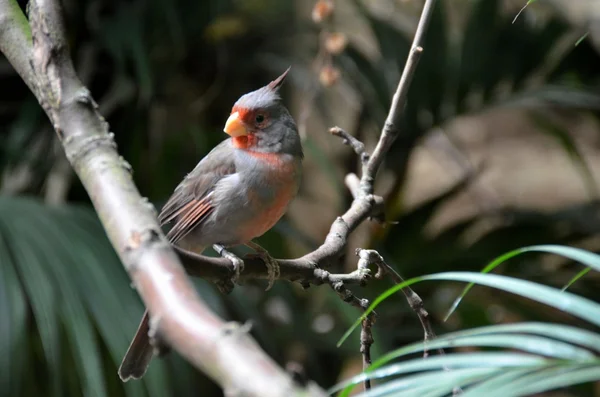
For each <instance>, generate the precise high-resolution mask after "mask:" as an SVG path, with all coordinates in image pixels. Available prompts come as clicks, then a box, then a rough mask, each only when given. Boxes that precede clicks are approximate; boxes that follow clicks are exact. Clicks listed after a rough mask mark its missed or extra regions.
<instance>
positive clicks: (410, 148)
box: [0, 0, 600, 397]
mask: <svg viewBox="0 0 600 397" xmlns="http://www.w3.org/2000/svg"><path fill="white" fill-rule="evenodd" d="M25 3H26V2H25V1H21V2H20V4H21V6H22V7H23V8H25ZM314 3H315V1H307V0H293V1H292V0H289V1H281V0H247V1H246V0H203V1H194V0H176V1H173V0H128V1H116V0H85V1H75V0H64V1H62V4H63V6H64V10H65V18H66V24H67V30H68V35H69V40H70V44H71V47H72V53H73V58H74V60H75V64H76V68H77V70H78V72H79V74H80V76H81V78H82V80H83V81H84V83H85V84H86V85H87V86H88V87H89V88H90V89H91V91H92V94H93V96H94V97H95V98H96V100H97V101H98V102H99V105H100V111H101V113H102V114H103V115H104V116H105V117H106V118H107V120H108V121H109V123H110V125H111V131H113V132H114V134H115V139H116V141H117V143H118V147H119V151H120V153H121V154H122V155H123V157H124V158H125V159H126V160H127V161H128V162H129V163H130V164H131V165H132V167H133V170H134V174H133V175H134V179H135V182H136V183H137V185H138V187H139V189H140V191H141V192H142V194H144V195H146V196H147V197H149V199H150V200H151V201H152V202H153V203H154V204H155V205H156V207H157V208H160V206H161V205H162V204H163V203H164V202H165V200H166V199H167V198H168V196H169V194H170V193H171V192H172V190H173V189H174V188H175V186H176V185H177V183H178V182H179V181H180V180H181V179H182V178H183V176H184V175H185V174H186V173H187V172H189V171H190V170H191V169H192V168H193V167H194V166H195V164H196V163H197V162H198V161H199V160H200V159H201V158H202V156H203V155H205V154H206V153H208V151H209V150H210V149H211V148H212V147H213V146H214V145H216V144H217V143H218V142H219V141H220V140H222V139H224V138H225V135H224V134H223V133H222V126H223V123H224V121H225V119H226V117H227V115H228V114H229V111H230V108H231V106H232V104H233V102H234V101H235V100H236V99H237V98H238V97H239V96H240V95H241V94H243V93H245V92H248V91H250V90H253V89H256V88H258V87H260V86H262V85H264V84H265V83H267V82H269V81H271V80H272V79H273V78H274V77H276V76H278V75H279V74H280V73H281V72H282V71H283V70H284V69H285V68H287V67H288V66H289V65H292V72H291V74H290V78H289V81H288V82H287V83H286V85H285V87H284V89H283V95H284V100H285V102H286V104H288V106H289V107H290V109H291V112H292V114H293V115H294V117H295V118H296V120H297V122H298V124H299V128H300V132H301V134H302V138H303V142H304V148H305V154H306V160H305V168H306V172H305V175H304V180H303V186H302V190H301V193H300V197H299V198H298V199H297V200H296V201H295V202H294V203H293V205H292V206H291V209H290V211H289V213H288V215H287V216H286V218H285V219H284V220H282V221H281V222H280V223H279V224H278V225H277V227H276V228H275V229H274V230H272V231H270V232H269V233H267V234H266V235H265V236H263V237H262V238H261V239H260V240H259V241H260V242H261V244H262V245H263V246H265V247H266V248H268V249H269V250H270V251H271V253H272V254H273V255H274V256H276V257H293V256H298V255H302V254H303V253H306V252H308V251H309V250H312V249H314V248H315V247H316V246H318V244H319V242H320V241H322V239H323V237H324V236H325V234H326V233H327V231H328V229H329V225H330V224H331V222H332V221H333V220H334V218H335V216H337V215H339V214H340V213H342V212H343V211H344V210H345V209H346V208H347V206H348V204H349V203H350V200H351V197H350V195H349V193H348V191H347V190H346V188H345V187H344V184H343V179H344V176H345V175H346V174H347V173H348V172H357V171H358V170H359V167H358V162H357V159H356V157H355V155H354V154H353V153H352V152H351V150H350V149H349V148H348V147H346V146H343V145H342V144H341V142H340V140H339V139H338V138H335V137H333V136H331V135H329V134H328V132H327V129H328V127H331V126H333V125H339V126H341V127H343V128H345V129H346V130H347V131H349V132H351V133H352V134H353V135H355V136H357V137H359V138H360V139H362V140H363V141H364V142H365V143H366V144H367V147H368V148H372V147H373V145H374V143H375V142H376V139H377V137H378V134H379V131H380V129H381V127H382V125H383V121H384V119H385V116H386V113H387V109H388V107H389V104H390V100H391V95H392V93H393V91H394V89H395V86H396V83H397V81H398V79H399V76H400V73H401V70H402V66H403V65H404V62H405V59H406V54H407V52H408V49H409V46H410V41H411V39H412V35H413V33H414V29H415V27H416V23H417V20H418V15H419V12H420V9H421V7H422V3H423V2H422V1H421V0H378V1H374V0H352V1H351V0H344V1H342V0H336V1H335V2H333V4H334V6H335V7H334V9H333V13H332V15H331V16H330V18H329V19H327V20H326V21H322V22H319V23H315V21H314V19H315V18H316V19H317V20H318V19H319V15H313V6H314ZM525 3H526V0H518V1H517V0H510V1H508V0H506V1H501V0H440V1H439V2H438V4H437V8H436V11H435V14H434V16H433V20H432V22H431V25H430V28H429V32H428V34H427V39H426V43H425V52H424V54H423V57H422V59H421V62H420V65H419V69H418V71H417V74H416V77H415V80H414V83H413V85H412V87H411V90H410V94H409V99H408V104H407V107H406V109H405V117H404V120H403V124H402V126H401V131H402V132H401V136H400V137H399V139H398V140H397V141H396V142H395V144H394V146H393V148H392V150H391V152H390V154H389V155H388V157H387V160H386V162H385V164H384V167H383V169H382V171H381V172H380V175H379V179H378V181H377V192H378V194H381V195H383V196H384V197H385V198H386V216H387V221H388V222H387V224H385V225H380V224H377V223H374V222H371V223H366V224H365V225H363V226H362V227H361V228H360V229H359V230H358V231H357V232H356V233H355V234H354V235H353V237H352V240H351V243H350V247H349V251H348V255H347V256H346V257H345V258H344V259H343V260H342V261H341V262H340V263H339V266H338V267H337V268H336V269H333V271H336V272H342V271H351V270H352V269H353V267H354V266H356V258H355V257H354V256H353V254H352V252H353V250H354V248H356V247H364V248H375V249H378V250H380V252H381V254H382V255H384V257H385V258H386V260H388V261H389V263H390V264H391V265H392V266H394V267H395V268H396V269H397V270H398V271H399V272H400V273H401V274H402V275H403V276H405V277H412V276H418V275H423V274H428V273H433V272H438V271H446V270H471V271H479V270H480V269H481V268H483V267H484V266H485V264H487V263H488V262H489V261H491V260H492V259H493V258H495V257H496V256H498V255H500V254H502V253H504V252H506V251H508V250H511V249H514V248H518V247H522V246H526V245H531V244H538V243H544V244H547V243H557V244H566V245H572V246H578V247H583V248H586V249H589V250H591V251H598V250H599V249H600V239H599V238H598V232H599V231H600V217H599V212H598V201H597V200H598V192H599V189H598V183H599V182H600V180H599V179H600V172H599V169H600V168H599V167H600V159H599V157H598V152H599V150H600V124H599V119H598V116H599V115H600V113H599V109H600V92H599V91H598V88H599V87H600V79H599V77H600V75H599V73H598V71H599V70H600V56H599V55H600V52H599V51H600V46H599V45H598V44H599V43H600V41H599V39H600V37H599V36H598V35H597V33H598V32H597V31H596V30H595V26H594V25H593V23H592V22H593V19H594V17H596V18H597V17H598V16H599V14H594V13H593V12H592V11H593V8H594V7H593V5H592V3H593V2H588V1H585V0H579V1H574V0H573V1H567V0H564V1H559V0H555V1H544V2H541V1H539V2H533V4H530V5H529V7H528V8H526V9H525V10H524V11H523V12H522V13H521V14H520V15H519V16H518V18H516V19H515V16H516V15H517V13H518V12H519V10H520V9H521V8H522V7H523V6H524V5H525ZM594 15H595V16H594ZM0 87H1V89H0V169H1V178H0V193H1V195H0V395H5V396H11V397H12V396H15V397H16V396H32V395H42V394H44V395H45V394H46V393H47V394H49V395H51V396H82V395H85V396H94V397H101V396H139V397H141V396H157V397H158V396H161V397H162V396H203V397H204V396H206V397H210V396H220V395H222V392H221V391H220V390H219V388H218V387H217V386H216V385H214V384H213V383H212V382H211V381H210V380H208V379H206V378H205V377H204V376H203V375H201V374H199V373H197V372H196V371H194V370H193V369H192V368H191V367H190V366H189V365H188V364H187V363H185V362H184V361H183V360H181V359H180V358H179V357H177V355H176V354H170V355H169V356H168V357H166V358H165V359H162V360H155V362H153V364H152V366H151V368H150V370H149V372H148V374H147V375H146V377H145V378H144V379H143V380H142V381H137V382H129V383H127V384H125V385H123V384H122V383H121V382H120V380H119V379H118V377H117V373H116V370H117V367H118V364H119V363H120V360H121V358H122V356H123V355H124V353H125V351H126V349H127V346H128V344H129V341H130V339H131V337H132V336H133V334H134V332H135V329H136V327H137V323H138V321H139V319H140V316H141V314H142V312H143V305H142V303H141V301H140V299H139V298H138V296H137V294H136V292H135V291H134V290H133V289H132V288H131V286H130V282H129V279H128V277H127V275H126V273H125V272H124V270H123V269H122V266H121V264H120V262H119V261H118V259H117V257H116V255H115V253H114V251H113V250H112V248H111V246H110V245H109V243H108V240H107V239H106V236H105V234H104V232H103V230H102V228H101V226H100V224H99V222H98V220H97V218H96V216H95V214H94V212H93V209H92V208H91V206H90V202H89V199H88V197H87V194H86V192H85V190H84V189H83V187H82V185H81V183H80V182H79V181H78V179H77V177H76V176H75V175H74V174H73V172H72V171H71V169H70V167H69V165H68V162H67V161H66V159H65V157H64V154H63V152H62V149H61V147H60V144H59V143H58V141H57V138H56V136H55V134H54V132H53V130H52V128H51V126H50V124H49V123H48V120H47V118H46V117H45V115H44V113H43V111H42V109H41V108H40V107H39V105H38V103H37V102H36V100H35V98H34V97H33V96H32V95H31V94H30V93H29V92H28V90H27V88H26V86H25V85H24V84H23V83H22V81H21V80H20V79H19V77H18V76H17V75H16V73H15V72H14V70H13V69H12V67H11V66H10V64H9V63H8V62H7V61H6V60H5V59H4V58H0ZM579 270H581V269H580V268H578V267H577V266H576V265H574V264H573V263H570V262H568V261H566V260H565V261H563V260H560V259H557V258H556V257H543V256H535V255H529V256H524V257H523V258H522V259H515V260H512V261H511V263H510V264H509V265H505V266H503V267H502V268H501V269H500V271H501V272H502V273H504V274H508V275H513V276H516V277H521V278H526V279H529V280H533V281H537V282H541V283H545V284H548V285H553V286H557V287H561V286H563V285H564V284H566V283H567V282H568V280H570V279H571V278H572V277H573V276H574V275H575V274H576V273H577V272H578V271H579ZM599 281H600V280H599V277H598V275H597V274H594V273H593V272H592V273H590V274H588V275H587V276H586V277H584V278H583V279H581V280H580V281H579V282H578V283H577V284H575V285H574V286H573V287H572V290H573V291H574V292H576V293H578V294H580V295H583V296H587V297H589V298H592V299H595V300H598V299H600V296H599V292H598V288H597V287H598V285H599V284H598V282H599ZM197 286H198V290H199V292H200V294H201V295H202V296H203V298H204V299H206V300H207V301H208V302H209V303H210V305H211V306H212V307H213V309H214V310H215V311H216V312H217V313H218V314H219V315H221V316H222V317H224V318H226V319H230V320H236V321H242V322H244V321H251V322H252V324H253V328H252V334H253V335H254V336H255V337H256V339H257V340H258V341H259V343H260V344H261V345H262V347H263V348H264V349H265V350H266V351H267V352H268V353H269V354H270V355H271V356H272V357H274V358H275V359H276V360H277V361H278V362H280V363H281V364H282V365H285V364H286V363H288V362H290V361H294V362H297V363H300V364H301V365H302V366H303V367H304V368H305V370H306V372H307V375H308V376H309V377H310V378H312V379H314V380H315V381H317V382H319V383H320V384H321V385H322V386H323V387H328V386H331V385H333V384H335V383H336V382H337V381H339V380H341V379H343V378H346V377H348V376H350V375H352V374H355V373H357V372H359V371H360V369H361V358H360V355H359V352H358V334H357V333H356V334H355V335H353V336H352V337H351V338H350V340H349V341H348V342H346V343H345V344H344V345H342V347H340V348H337V347H336V341H337V340H338V338H339V337H340V336H341V335H342V334H343V332H344V331H345V329H346V328H347V327H348V326H349V325H350V324H351V323H352V322H353V321H354V320H355V319H356V318H357V316H358V315H359V313H357V311H356V310H355V309H354V308H353V307H350V306H349V305H346V304H345V303H343V302H342V301H341V300H340V299H339V298H338V297H337V296H336V295H335V294H334V293H333V292H332V291H331V290H330V289H329V288H328V287H326V286H322V287H318V288H315V287H311V288H309V289H308V290H303V289H302V288H301V287H300V286H298V285H292V284H290V283H287V282H278V283H276V285H275V286H274V288H273V289H272V290H270V291H268V292H264V288H265V286H266V284H265V283H262V282H256V283H248V284H246V285H243V286H238V287H236V289H235V291H234V292H233V293H232V294H231V295H229V296H223V295H221V294H220V293H219V292H218V291H217V290H216V289H215V288H214V287H213V286H212V285H210V284H209V283H206V282H203V281H202V280H197ZM389 286H390V284H389V283H388V282H386V281H373V282H372V283H370V285H369V286H368V287H365V288H359V287H357V288H354V291H355V292H356V294H357V295H359V296H361V297H366V298H370V299H372V298H373V297H376V296H377V295H378V294H379V293H381V292H382V291H383V290H385V288H387V287H389ZM416 291H417V292H418V293H419V294H420V296H421V297H422V298H423V299H424V300H425V304H426V307H427V309H428V310H429V311H430V313H431V314H432V320H433V322H434V327H435V329H436V331H437V332H438V333H440V334H441V333H444V332H447V331H450V330H457V329H463V328H469V327H473V326H478V325H485V324H497V323H502V322H514V321H519V320H523V319H528V320H547V321H558V322H569V323H571V324H577V325H581V326H585V325H584V324H579V323H578V322H577V321H576V320H574V319H573V318H571V317H568V316H566V315H564V314H561V313H560V312H558V311H554V310H552V309H547V308H542V307H541V306H540V305H538V304H533V303H531V302H530V301H526V300H523V299H519V298H516V297H514V296H509V295H507V294H503V293H500V292H497V291H491V290H488V289H485V288H476V289H475V290H474V291H473V293H472V294H471V295H469V297H468V298H467V299H466V300H465V302H464V303H463V304H462V306H461V307H460V309H459V310H458V312H457V313H456V314H454V315H453V316H452V317H451V318H450V319H449V320H448V321H447V322H443V321H442V319H443V315H444V313H445V312H446V310H447V309H448V308H449V306H450V305H451V302H452V300H453V299H454V297H455V296H456V295H457V294H458V293H459V291H460V285H455V284H450V283H447V284H445V283H432V282H430V283H423V284H419V285H418V286H417V287H416ZM378 314H379V317H378V321H377V323H376V326H375V329H374V331H375V335H374V336H375V340H376V343H375V345H374V348H373V356H374V357H378V356H379V355H381V354H382V353H383V352H385V351H388V350H390V349H392V348H393V347H397V346H401V345H403V344H406V343H409V342H414V341H418V340H420V339H421V338H422V330H421V327H420V324H419V322H418V320H417V318H416V317H415V315H414V314H413V313H412V312H411V311H410V309H409V308H408V306H407V304H406V302H405V300H404V298H403V296H401V295H399V296H398V297H397V298H395V299H392V300H390V301H389V302H388V303H386V304H385V305H383V306H382V307H381V308H380V309H379V310H378ZM593 387H594V386H593V385H587V386H583V387H582V388H580V389H576V391H577V392H578V393H583V394H581V395H589V394H588V393H592V388H593ZM596 390H597V389H596ZM565 393H566V392H563V394H561V395H565Z"/></svg>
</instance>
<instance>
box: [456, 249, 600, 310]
mask: <svg viewBox="0 0 600 397" xmlns="http://www.w3.org/2000/svg"><path fill="white" fill-rule="evenodd" d="M525 252H544V253H549V254H557V255H561V256H564V257H566V258H569V259H572V260H574V261H578V262H581V263H583V264H585V265H587V266H589V267H590V268H594V269H596V270H597V271H600V256H598V255H596V254H594V253H591V252H589V251H585V250H582V249H579V248H573V247H567V246H562V245H535V246H531V247H525V248H519V249H516V250H514V251H510V252H507V253H506V254H504V255H502V256H500V257H498V258H496V259H494V260H493V261H492V262H491V263H490V264H489V265H487V266H486V267H485V268H483V270H482V271H481V273H489V272H491V271H492V270H494V269H495V268H496V267H498V266H499V265H501V264H502V263H504V262H506V261H507V260H508V259H510V258H513V257H515V256H517V255H521V254H523V253H525ZM582 276H583V275H582ZM582 276H580V277H582ZM576 277H577V276H576ZM575 281H576V280H575ZM473 285H474V283H470V284H469V285H467V286H466V287H465V288H464V289H463V292H462V293H461V294H460V296H459V297H458V298H457V299H456V300H455V301H454V303H453V304H452V307H451V308H450V310H449V311H448V314H446V317H445V318H444V321H446V320H447V319H448V318H449V317H450V316H451V315H452V313H454V311H455V310H456V308H457V307H458V305H459V304H460V302H461V301H462V299H463V298H464V297H465V295H467V293H468V292H469V291H470V290H471V288H472V287H473ZM568 285H570V284H568ZM565 289H566V288H563V290H565Z"/></svg>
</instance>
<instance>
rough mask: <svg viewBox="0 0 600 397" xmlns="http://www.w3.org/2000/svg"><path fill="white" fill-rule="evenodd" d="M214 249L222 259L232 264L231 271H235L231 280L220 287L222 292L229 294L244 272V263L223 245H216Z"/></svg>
mask: <svg viewBox="0 0 600 397" xmlns="http://www.w3.org/2000/svg"><path fill="white" fill-rule="evenodd" d="M213 249H214V250H215V251H216V252H217V254H219V255H220V256H221V257H223V258H225V259H227V260H228V261H229V262H231V269H232V271H233V275H232V276H231V278H230V279H229V280H227V281H226V282H224V283H223V284H222V285H219V289H221V290H222V292H225V293H229V292H231V291H232V290H233V286H234V284H235V283H236V282H237V280H238V278H239V277H240V273H241V272H242V271H243V270H244V261H243V260H241V259H240V258H238V257H237V256H236V255H234V254H232V253H231V252H229V251H227V250H226V249H225V247H224V246H222V245H221V244H214V245H213Z"/></svg>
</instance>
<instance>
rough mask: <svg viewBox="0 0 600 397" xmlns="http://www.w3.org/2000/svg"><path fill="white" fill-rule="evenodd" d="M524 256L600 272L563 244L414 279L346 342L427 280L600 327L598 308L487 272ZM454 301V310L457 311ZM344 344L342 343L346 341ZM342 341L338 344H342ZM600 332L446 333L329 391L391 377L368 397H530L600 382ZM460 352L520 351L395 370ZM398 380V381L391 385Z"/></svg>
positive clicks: (549, 328) (597, 261)
mask: <svg viewBox="0 0 600 397" xmlns="http://www.w3.org/2000/svg"><path fill="white" fill-rule="evenodd" d="M525 252H545V253H554V254H558V255H561V256H564V257H567V258H570V259H573V260H577V261H579V262H581V263H583V264H585V265H586V266H588V269H594V270H596V271H598V270H600V256H599V255H596V254H594V253H591V252H588V251H585V250H580V249H576V248H572V247H564V246H537V247H527V248H523V249H520V250H515V251H512V252H509V253H507V254H505V255H503V256H502V257H500V258H498V259H496V260H495V261H494V262H492V263H491V264H490V265H488V266H487V267H486V268H485V269H484V270H483V273H482V274H476V273H467V272H454V273H439V274H433V275H428V276H423V277H416V278H413V279H411V280H407V281H406V282H404V283H402V284H399V285H397V286H395V287H393V288H390V289H389V290H388V291H386V292H384V293H383V294H382V295H380V296H379V298H377V299H376V300H375V301H374V302H373V304H372V305H371V306H370V307H369V309H368V310H367V311H366V312H365V314H364V315H363V316H361V317H360V318H359V319H358V320H357V321H356V322H355V324H354V325H353V326H352V327H351V328H350V329H349V330H348V332H347V333H346V335H345V336H347V335H348V334H349V333H350V332H352V330H353V329H355V328H356V327H357V326H358V325H359V324H360V321H362V319H364V318H365V316H366V315H367V314H368V313H369V312H371V311H372V310H373V309H374V308H375V307H377V306H378V305H379V304H380V303H381V302H383V301H384V300H386V299H388V298H389V297H390V296H392V295H393V294H395V293H397V292H398V291H400V289H401V288H403V287H405V286H408V285H411V284H416V283H418V282H421V281H426V280H445V281H465V282H469V283H470V284H469V286H468V287H467V288H466V289H465V291H464V292H463V294H462V295H461V298H462V297H464V295H465V294H466V292H467V291H468V289H469V288H470V287H472V286H473V285H474V284H478V285H485V286H490V287H493V288H497V289H501V290H504V291H507V292H510V293H512V294H516V295H520V296H523V297H526V298H529V299H532V300H534V301H537V302H540V303H543V304H545V305H548V306H552V307H555V308H557V309H559V310H561V311H564V312H565V313H568V314H570V315H572V316H575V317H579V318H582V319H585V320H586V321H587V322H589V323H591V324H592V325H593V326H594V328H595V329H598V328H600V304H598V303H597V302H593V301H590V300H588V299H586V298H583V297H581V296H577V295H575V294H570V293H567V292H564V291H561V290H559V289H555V288H550V287H547V286H544V285H541V284H537V283H533V282H530V281H525V280H519V279H515V278H511V277H505V276H499V275H493V274H489V273H488V272H489V271H491V270H493V269H494V268H495V267H497V266H498V265H500V264H501V263H503V262H505V261H506V260H508V259H510V258H513V257H515V256H517V255H520V254H523V253H525ZM456 306H457V303H455V304H454V305H453V308H454V307H456ZM343 340H344V338H342V341H343ZM342 341H340V342H342ZM599 346H600V333H598V332H597V331H588V330H586V329H584V328H583V327H581V328H578V327H572V326H566V325H561V324H555V323H515V324H502V325H492V326H487V327H480V328H474V329H470V330H465V331H459V332H453V333H449V334H446V335H442V336H440V337H438V338H437V339H435V340H433V341H428V342H427V343H423V342H419V343H413V344H411V345H408V346H405V347H402V348H399V349H395V350H393V351H390V352H388V353H386V354H385V355H384V356H382V357H380V358H379V359H378V360H376V361H375V362H373V364H372V365H371V366H370V367H369V368H368V369H367V371H366V372H365V373H364V374H361V375H358V376H356V377H354V378H352V379H350V380H348V381H345V382H343V383H341V384H339V385H337V386H336V387H334V388H333V389H331V390H330V392H332V393H334V392H336V391H338V390H342V389H344V390H343V391H342V392H341V393H340V394H339V396H340V397H342V396H344V397H345V396H348V395H349V393H350V391H352V389H353V387H354V385H356V384H358V383H360V382H362V381H364V380H366V379H383V378H385V379H386V382H384V383H382V384H380V385H378V386H377V387H375V388H374V389H372V390H371V391H369V392H366V393H364V395H365V396H384V395H397V394H398V393H402V395H403V396H404V395H406V396H423V395H427V396H446V395H450V394H452V391H453V389H454V388H456V387H460V388H462V389H463V390H464V392H465V393H464V395H467V396H478V395H492V396H507V395H509V396H526V395H531V394H534V393H540V392H544V391H548V390H552V389H555V388H562V387H567V386H570V385H575V384H578V383H585V382H591V381H597V380H600V358H599V354H600V349H599ZM460 347H479V348H481V347H492V348H495V349H511V350H513V351H514V350H516V351H520V352H523V353H527V354H521V353H509V352H506V353H499V352H493V353H492V352H472V353H451V354H447V355H444V356H439V357H430V358H427V359H423V358H416V359H410V360H407V361H404V362H399V363H395V364H392V362H393V360H396V359H398V358H401V357H405V356H407V355H410V354H413V353H419V352H423V351H425V350H427V351H435V350H436V349H439V348H442V349H454V348H460ZM390 377H395V378H396V379H394V380H388V378H390Z"/></svg>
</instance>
